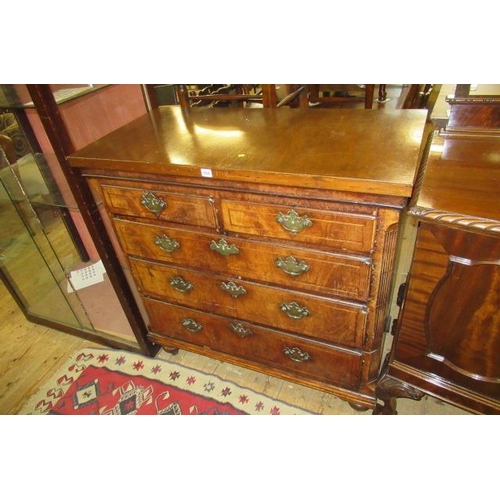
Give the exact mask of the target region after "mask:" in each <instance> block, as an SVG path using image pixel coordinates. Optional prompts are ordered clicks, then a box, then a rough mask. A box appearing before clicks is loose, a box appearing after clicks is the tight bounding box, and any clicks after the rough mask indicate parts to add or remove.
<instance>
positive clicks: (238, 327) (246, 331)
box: [229, 323, 253, 339]
mask: <svg viewBox="0 0 500 500" xmlns="http://www.w3.org/2000/svg"><path fill="white" fill-rule="evenodd" d="M229 329H230V330H231V331H232V332H234V333H236V335H238V337H239V338H240V339H244V338H245V337H249V336H250V335H253V332H252V330H250V328H245V327H244V326H243V325H242V324H241V323H230V325H229Z"/></svg>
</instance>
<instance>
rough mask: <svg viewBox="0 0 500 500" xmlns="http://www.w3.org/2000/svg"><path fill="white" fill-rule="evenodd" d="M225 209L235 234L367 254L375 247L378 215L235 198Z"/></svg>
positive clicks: (227, 223)
mask: <svg viewBox="0 0 500 500" xmlns="http://www.w3.org/2000/svg"><path fill="white" fill-rule="evenodd" d="M221 212H222V219H223V225H224V229H225V230H227V231H231V232H235V233H241V234H251V235H255V236H263V237H268V238H279V239H285V240H289V241H295V242H306V243H308V244H309V245H313V246H316V247H318V248H332V249H335V250H340V251H343V252H347V251H350V252H356V253H364V254H368V253H369V252H370V251H371V250H372V249H373V246H374V240H375V228H376V216H375V215H365V214H355V213H348V212H346V213H344V212H340V211H327V210H317V209H312V208H303V207H301V208H294V207H287V206H281V205H265V204H264V205H261V204H257V203H250V202H242V201H233V200H221Z"/></svg>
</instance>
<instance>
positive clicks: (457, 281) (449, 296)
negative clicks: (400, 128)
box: [376, 95, 500, 414]
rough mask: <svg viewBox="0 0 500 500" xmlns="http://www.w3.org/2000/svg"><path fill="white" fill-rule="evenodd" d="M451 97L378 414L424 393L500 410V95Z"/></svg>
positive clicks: (433, 147)
mask: <svg viewBox="0 0 500 500" xmlns="http://www.w3.org/2000/svg"><path fill="white" fill-rule="evenodd" d="M450 104H451V112H450V120H449V123H448V125H447V127H446V129H445V130H442V131H441V132H436V133H435V137H434V138H433V140H432V142H431V143H430V144H429V146H430V148H429V153H428V159H427V165H426V167H425V169H424V170H423V171H422V172H423V176H422V178H421V180H420V187H419V189H418V192H417V195H416V197H415V199H414V200H413V201H412V207H411V209H410V211H409V212H410V214H411V215H413V216H414V217H416V218H417V219H418V220H419V227H418V234H417V241H416V248H415V253H414V256H413V262H412V266H411V270H410V274H409V276H408V281H407V284H406V292H405V297H404V300H403V307H402V309H401V313H400V315H399V318H398V320H397V328H396V336H395V339H394V344H393V348H392V351H391V353H390V356H389V358H388V362H387V365H386V367H385V369H384V376H382V377H381V380H380V381H379V384H378V388H377V394H378V397H379V398H380V399H381V400H383V401H384V405H383V406H382V405H380V406H379V408H378V409H377V411H376V412H377V413H395V412H396V398H397V397H408V398H413V399H420V398H421V397H422V396H423V395H424V393H427V394H431V395H433V396H435V397H438V398H441V399H443V400H446V401H448V402H449V403H451V404H455V405H457V406H459V407H461V408H464V409H466V410H468V411H471V412H473V413H486V414H498V413H500V308H499V305H500V206H499V200H500V182H499V181H500V99H499V98H498V97H494V96H489V97H487V98H486V97H481V96H480V97H470V96H467V95H457V96H455V97H454V98H452V99H450Z"/></svg>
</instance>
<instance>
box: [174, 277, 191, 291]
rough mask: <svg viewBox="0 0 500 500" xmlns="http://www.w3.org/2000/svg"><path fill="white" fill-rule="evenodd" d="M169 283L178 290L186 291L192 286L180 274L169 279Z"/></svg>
mask: <svg viewBox="0 0 500 500" xmlns="http://www.w3.org/2000/svg"><path fill="white" fill-rule="evenodd" d="M170 284H171V285H172V286H173V287H174V288H175V289H176V290H177V291H179V292H182V293H187V292H189V291H191V290H193V288H194V286H193V284H192V283H190V282H189V281H186V280H185V279H184V278H183V277H182V276H175V277H173V278H171V279H170Z"/></svg>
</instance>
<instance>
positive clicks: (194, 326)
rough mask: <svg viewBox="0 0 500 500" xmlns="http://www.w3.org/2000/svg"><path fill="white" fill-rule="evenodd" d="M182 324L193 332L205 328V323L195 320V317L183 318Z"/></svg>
mask: <svg viewBox="0 0 500 500" xmlns="http://www.w3.org/2000/svg"><path fill="white" fill-rule="evenodd" d="M182 326H183V327H184V328H185V329H186V330H189V331H190V332H192V333H196V332H199V331H200V330H201V329H202V328H203V325H202V324H201V323H198V322H197V321H195V320H194V319H191V318H185V319H183V320H182Z"/></svg>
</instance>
